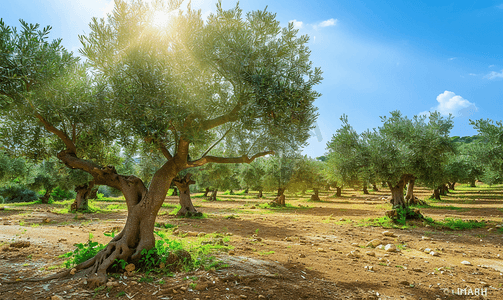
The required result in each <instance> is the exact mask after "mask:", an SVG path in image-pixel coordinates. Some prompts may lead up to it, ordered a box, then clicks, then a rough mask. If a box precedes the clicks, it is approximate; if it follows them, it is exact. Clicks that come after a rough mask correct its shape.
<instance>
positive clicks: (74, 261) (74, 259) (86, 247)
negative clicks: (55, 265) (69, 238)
mask: <svg viewBox="0 0 503 300" xmlns="http://www.w3.org/2000/svg"><path fill="white" fill-rule="evenodd" d="M92 239H93V235H92V234H91V233H89V240H88V241H87V243H85V244H83V243H80V244H75V246H76V247H77V248H76V249H75V250H74V251H71V252H67V253H66V254H63V255H60V256H59V257H65V258H69V259H68V260H67V261H65V263H64V264H65V267H66V268H71V267H73V266H76V265H78V264H80V263H83V262H85V261H86V260H88V259H90V258H93V257H94V256H95V255H96V254H97V253H98V252H99V251H100V250H102V249H104V248H105V247H106V246H105V245H103V244H99V243H98V242H93V241H92Z"/></svg>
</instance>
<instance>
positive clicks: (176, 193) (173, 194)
mask: <svg viewBox="0 0 503 300" xmlns="http://www.w3.org/2000/svg"><path fill="white" fill-rule="evenodd" d="M171 196H178V190H177V188H176V186H174V187H173V193H171Z"/></svg>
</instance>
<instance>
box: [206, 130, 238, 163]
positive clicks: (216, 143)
mask: <svg viewBox="0 0 503 300" xmlns="http://www.w3.org/2000/svg"><path fill="white" fill-rule="evenodd" d="M232 127H233V126H231V127H230V128H229V129H228V130H227V131H226V132H225V133H224V134H223V135H222V137H221V138H220V139H219V140H218V141H216V142H215V143H213V145H211V147H209V148H208V149H207V150H206V151H205V152H204V154H203V155H201V158H203V157H205V156H206V154H208V153H209V152H210V151H211V149H213V148H214V147H215V146H216V145H218V143H220V142H221V141H222V140H223V139H224V137H225V136H226V135H227V133H229V131H231V129H232ZM247 154H248V153H247Z"/></svg>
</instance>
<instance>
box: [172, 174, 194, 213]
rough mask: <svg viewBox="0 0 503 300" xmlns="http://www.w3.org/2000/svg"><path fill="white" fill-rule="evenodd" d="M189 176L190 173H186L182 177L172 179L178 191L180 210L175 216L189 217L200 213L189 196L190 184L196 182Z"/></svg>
mask: <svg viewBox="0 0 503 300" xmlns="http://www.w3.org/2000/svg"><path fill="white" fill-rule="evenodd" d="M191 176H192V174H190V173H187V174H186V175H185V177H183V178H182V179H178V180H176V179H175V180H173V182H174V184H176V187H177V188H178V190H179V191H180V193H179V196H178V199H179V200H180V210H179V211H178V213H177V214H176V215H177V216H187V217H191V216H198V215H201V213H200V212H198V211H197V210H196V208H195V207H194V205H193V204H192V199H191V198H190V185H191V184H194V183H196V182H195V181H194V180H191V179H190V177H191Z"/></svg>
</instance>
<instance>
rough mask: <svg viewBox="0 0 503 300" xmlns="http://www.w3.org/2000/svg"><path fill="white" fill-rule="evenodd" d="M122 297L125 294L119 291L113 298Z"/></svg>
mask: <svg viewBox="0 0 503 300" xmlns="http://www.w3.org/2000/svg"><path fill="white" fill-rule="evenodd" d="M122 296H126V292H124V291H120V292H119V293H118V294H117V295H116V296H115V297H117V298H119V297H122Z"/></svg>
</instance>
